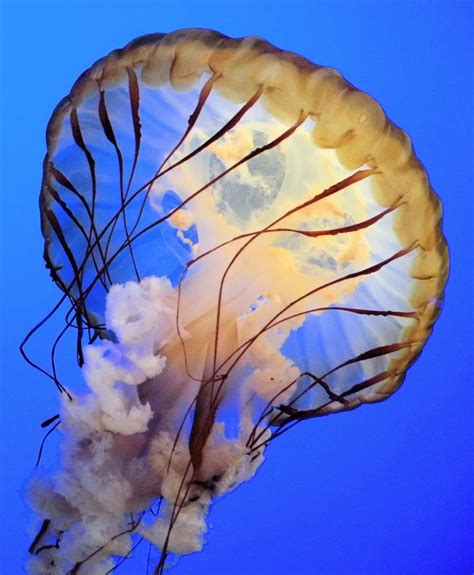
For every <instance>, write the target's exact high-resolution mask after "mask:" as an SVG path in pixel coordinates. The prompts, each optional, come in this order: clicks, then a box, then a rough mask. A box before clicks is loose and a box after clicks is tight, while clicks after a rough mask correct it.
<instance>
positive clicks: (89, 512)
mask: <svg viewBox="0 0 474 575" xmlns="http://www.w3.org/2000/svg"><path fill="white" fill-rule="evenodd" d="M47 144H48V151H47V156H46V159H45V163H44V177H43V185H42V190H41V202H40V205H41V222H42V232H43V236H44V238H45V252H44V253H45V259H46V262H47V266H48V268H49V269H50V272H51V276H52V278H53V279H54V281H55V282H56V283H57V284H58V286H59V287H60V289H61V290H62V292H63V296H62V300H61V301H64V302H69V303H70V304H71V308H70V310H69V314H68V324H67V326H66V328H68V327H71V326H72V324H74V325H75V327H76V330H77V355H78V361H79V364H80V365H81V369H82V374H83V377H84V380H85V383H86V384H87V390H86V391H82V392H77V391H75V392H73V391H71V390H68V391H67V392H66V393H63V394H62V396H61V411H60V420H59V421H58V422H57V423H56V425H57V429H58V431H60V432H61V465H60V468H59V469H58V470H57V472H55V473H54V475H53V476H51V477H46V478H45V476H44V475H40V474H38V475H37V476H35V477H34V478H33V480H32V481H31V485H30V490H29V491H30V500H31V504H32V506H33V508H34V509H35V510H36V511H37V513H38V514H39V516H40V517H42V518H43V523H42V526H41V529H40V530H39V532H38V534H37V535H36V537H35V539H34V541H33V543H32V546H31V549H30V550H31V553H32V555H31V560H30V564H29V569H30V572H31V573H35V574H36V573H58V574H59V573H80V572H84V573H105V572H111V571H112V570H113V569H114V566H116V565H117V564H118V563H117V562H120V561H121V560H122V559H124V558H126V557H128V556H129V555H130V554H131V553H132V552H133V550H134V547H135V545H136V544H137V543H138V542H139V541H141V540H142V539H145V540H148V541H149V542H151V543H152V544H154V545H155V546H156V547H157V548H158V549H159V550H160V551H161V558H160V560H159V562H158V564H157V567H156V570H155V572H156V573H159V572H161V571H162V570H163V569H164V567H165V565H166V557H167V555H168V554H170V553H171V554H175V555H178V556H179V555H182V554H185V553H190V552H193V551H196V550H199V549H201V547H202V545H203V542H204V536H205V533H206V517H207V514H208V510H209V506H210V504H211V502H212V501H213V500H214V499H215V498H216V497H219V496H222V495H223V494H225V493H227V492H228V491H230V490H232V489H233V488H235V487H236V486H237V485H239V484H240V483H242V482H243V481H246V480H248V479H250V478H251V477H252V476H253V475H254V473H255V472H256V470H257V468H258V467H259V465H260V464H261V463H262V461H263V458H264V453H265V449H266V447H267V445H268V444H269V442H270V441H271V440H272V439H273V438H275V437H277V436H278V435H280V434H281V433H283V432H284V431H286V430H287V429H289V428H290V427H291V426H293V425H294V424H296V423H297V422H299V421H301V420H303V419H307V418H311V417H319V416H323V415H327V414H330V413H333V412H338V411H344V410H347V409H353V408H355V407H357V406H359V405H361V404H364V403H371V402H377V401H381V400H383V399H385V398H387V397H388V396H390V395H391V394H392V393H393V392H394V391H395V390H396V389H397V388H398V387H399V385H400V384H401V382H402V380H403V378H404V375H405V372H406V370H407V369H408V367H409V366H410V364H411V363H412V362H413V361H414V360H415V358H416V357H417V356H418V354H419V353H420V351H421V349H422V347H423V345H424V343H425V341H426V339H427V338H428V336H429V334H430V332H431V329H432V325H433V323H434V321H435V320H436V317H437V315H438V313H439V310H440V305H441V300H442V294H443V289H444V284H445V281H446V276H447V268H448V255H447V248H446V243H445V240H444V237H443V235H442V231H441V209H440V203H439V200H438V198H437V196H436V195H435V193H434V192H433V190H432V189H431V187H430V184H429V181H428V177H427V175H426V172H425V171H424V169H423V167H422V165H421V163H420V162H419V160H418V159H417V157H416V156H415V154H414V151H413V148H412V145H411V142H410V139H409V138H408V136H407V135H406V134H405V132H403V131H402V130H401V129H400V128H398V127H397V126H395V125H394V124H393V123H391V122H390V121H389V120H388V119H387V118H386V116H385V114H384V112H383V110H382V108H381V107H380V106H379V105H378V104H377V103H376V102H375V101H374V100H373V99H372V98H371V97H370V96H368V95H367V94H365V93H363V92H361V91H359V90H357V89H356V88H355V87H354V86H352V85H351V84H349V83H348V82H347V81H346V80H345V79H344V78H343V77H342V76H341V75H340V74H339V73H338V72H336V71H335V70H332V69H330V68H325V67H321V66H317V65H314V64H312V63H311V62H309V61H308V60H306V59H304V58H302V57H300V56H297V55H295V54H293V53H291V52H285V51H282V50H279V49H278V48H276V47H274V46H272V45H271V44H269V43H268V42H266V41H264V40H262V39H261V38H243V39H232V38H228V37H226V36H224V35H222V34H219V33H217V32H214V31H210V30H180V31H177V32H174V33H171V34H155V35H150V36H144V37H142V38H138V39H137V40H135V41H133V42H131V43H130V44H128V45H127V46H126V47H125V48H123V49H122V50H116V51H114V52H112V53H111V54H109V55H108V56H107V57H105V58H103V59H101V60H99V61H98V62H97V63H96V64H94V65H93V66H92V67H91V68H90V69H89V70H88V71H86V72H85V73H84V74H83V75H82V76H81V77H80V78H79V79H78V81H77V82H76V84H75V85H74V86H73V88H72V90H71V92H70V94H69V95H68V96H67V97H66V98H65V99H63V100H62V101H61V102H60V104H59V105H58V107H57V108H56V110H55V112H54V113H53V116H52V118H51V120H50V123H49V126H48V132H47ZM63 331H65V330H63ZM97 336H98V337H97ZM55 346H56V344H55ZM55 379H56V378H55ZM56 381H57V379H56ZM63 383H64V384H65V385H64V386H62V387H61V389H62V390H63V391H65V390H66V389H67V382H63ZM121 558H122V559H121Z"/></svg>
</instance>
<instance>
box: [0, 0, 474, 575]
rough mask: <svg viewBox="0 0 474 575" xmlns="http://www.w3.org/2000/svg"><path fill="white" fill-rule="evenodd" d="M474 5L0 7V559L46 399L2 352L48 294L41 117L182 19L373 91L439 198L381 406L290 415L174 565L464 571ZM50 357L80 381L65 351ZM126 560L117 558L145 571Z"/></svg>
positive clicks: (14, 559)
mask: <svg viewBox="0 0 474 575" xmlns="http://www.w3.org/2000/svg"><path fill="white" fill-rule="evenodd" d="M472 6H473V4H472V2H456V1H449V2H428V1H424V2H414V1H413V2H411V1H406V2H388V1H382V2H375V1H374V2H339V1H334V2H317V1H315V0H313V1H311V2H310V1H307V2H302V1H300V2H298V1H292V2H290V1H287V2H278V1H266V0H259V1H257V0H255V1H252V2H250V1H249V2H247V1H240V2H233V1H228V2H225V1H222V2H212V1H206V0H201V1H199V2H197V1H196V2H180V1H176V2H162V1H158V0H157V1H155V2H151V1H150V2H146V3H140V2H116V3H112V2H109V3H106V2H103V3H92V2H91V3H86V2H59V1H58V2H51V3H44V2H32V3H24V2H4V3H2V4H1V12H0V18H1V31H0V35H1V40H0V41H1V50H2V54H1V61H2V85H1V92H0V99H1V107H0V113H1V117H2V121H1V129H0V130H1V132H0V137H1V148H2V156H1V166H0V177H1V190H0V201H1V210H0V225H1V228H0V234H1V248H2V258H1V278H0V279H1V282H0V290H1V297H0V310H1V334H0V338H1V343H0V346H1V358H2V359H1V361H2V363H1V414H0V415H1V418H0V425H1V441H0V481H1V492H2V494H1V513H0V575H18V574H21V573H23V567H22V561H23V559H24V557H25V553H26V548H27V546H28V545H29V543H30V542H31V539H29V538H28V537H27V535H26V534H25V531H26V525H27V522H28V515H27V512H26V510H25V507H24V504H23V502H22V499H21V489H22V485H23V482H24V481H25V478H27V477H28V475H29V473H30V472H31V469H32V467H33V465H34V462H35V459H36V455H37V451H38V446H39V443H40V441H41V438H42V435H43V432H42V430H41V429H40V426H39V424H40V422H41V421H43V420H44V419H46V418H47V417H49V416H50V415H53V414H54V413H56V400H57V393H56V391H55V389H54V386H53V385H52V384H51V383H50V382H49V381H48V380H46V379H45V378H44V377H42V376H41V375H40V374H38V373H36V372H35V371H33V370H31V369H30V368H29V367H28V366H27V365H26V364H25V363H24V362H23V361H22V359H21V358H20V355H19V353H18V351H17V348H18V344H19V342H20V340H21V338H22V336H23V335H24V334H25V332H26V331H27V330H28V329H29V328H30V327H31V326H32V325H33V324H34V323H35V322H37V321H38V320H39V319H41V317H42V316H43V315H44V314H45V313H46V312H47V311H48V310H49V309H50V307H51V306H52V304H53V303H54V302H55V301H56V299H57V297H58V295H59V293H58V290H57V288H56V286H55V285H53V283H52V282H51V281H50V279H49V277H48V273H47V271H46V270H45V269H44V265H43V261H42V239H41V235H40V231H39V217H38V205H37V204H38V193H39V189H40V181H41V174H42V161H43V157H44V154H45V136H44V134H45V128H46V124H47V121H48V119H49V116H50V114H51V112H52V110H53V108H54V106H55V105H56V103H57V102H58V101H59V100H60V98H62V97H63V96H64V95H65V94H66V93H67V92H68V91H69V89H70V87H71V85H72V83H73V82H74V81H75V79H76V78H77V76H78V75H79V74H80V73H81V72H82V71H83V70H85V69H86V68H87V67H88V66H90V65H91V64H92V63H93V62H94V61H95V60H96V59H98V58H99V57H101V56H103V55H105V54H106V53H108V52H109V51H110V50H112V49H114V48H117V47H121V46H122V45H124V44H125V43H127V42H128V41H129V40H131V39H132V38H134V37H136V36H139V35H141V34H145V33H149V32H165V31H172V30H174V29H177V28H184V27H206V28H214V29H217V30H219V31H221V32H224V33H226V34H228V35H231V36H245V35H260V36H263V37H264V38H266V39H267V40H269V41H270V42H272V43H274V44H276V45H277V46H279V47H281V48H286V49H289V50H292V51H295V52H298V53H300V54H302V55H304V56H306V57H307V58H309V59H310V60H313V61H314V62H316V63H319V64H324V65H329V66H332V67H335V68H336V69H338V70H340V71H341V72H342V73H343V74H344V75H345V76H346V77H347V78H348V80H349V81H351V82H352V83H353V84H355V85H356V86H358V87H360V88H361V89H363V90H365V91H367V92H368V93H369V94H371V95H372V96H374V97H375V98H376V99H377V100H378V101H379V102H380V103H381V104H382V105H383V107H384V109H385V110H386V112H387V114H388V116H389V117H390V118H391V119H392V120H393V121H394V122H395V123H397V124H398V125H400V126H401V127H403V128H404V129H405V130H406V131H407V132H408V133H409V134H410V136H411V137H412V139H413V141H414V145H415V149H416V152H417V154H418V155H419V157H420V159H421V160H422V162H423V163H424V165H425V166H426V168H427V170H428V172H429V175H430V179H431V182H432V185H433V187H434V188H435V189H436V190H437V192H438V193H439V195H440V197H441V199H442V201H443V205H444V214H445V216H444V218H445V219H444V230H445V234H446V237H447V239H448V242H449V246H450V251H451V259H452V269H451V275H450V279H449V283H448V287H447V290H446V300H445V305H444V309H443V312H442V315H441V317H440V319H439V321H438V323H437V325H436V327H435V330H434V333H433V335H432V337H431V339H430V341H429V342H428V344H427V346H426V349H425V350H424V351H423V353H422V355H421V357H420V358H419V359H418V361H417V362H416V364H415V365H414V366H413V367H412V368H411V369H410V370H409V373H408V376H407V379H406V382H405V384H404V385H403V387H402V388H401V389H400V390H399V391H398V392H397V393H396V394H395V395H394V396H393V397H392V398H391V399H389V400H388V401H386V402H385V403H382V404H377V405H372V406H366V407H362V408H360V409H357V410H356V411H353V412H350V413H345V414H340V415H334V416H330V417H327V418H322V419H319V420H315V421H308V422H305V423H304V424H302V425H300V426H298V427H296V428H295V429H294V430H293V431H292V432H290V433H289V434H287V435H284V436H283V437H281V438H280V439H279V440H278V441H276V442H275V443H274V444H273V445H272V446H271V448H270V449H269V450H268V460H267V461H266V463H265V464H264V465H263V467H262V468H261V470H260V471H259V472H258V474H257V476H256V477H255V478H254V479H253V480H252V481H251V482H250V483H248V484H245V485H243V486H242V487H240V488H239V489H238V491H237V492H235V493H233V494H231V495H229V496H227V497H226V498H225V499H223V500H222V501H220V502H219V503H218V504H217V505H215V506H214V508H213V510H212V513H211V518H210V522H211V525H212V528H211V529H210V532H209V534H208V541H209V542H208V545H207V546H206V547H205V550H204V551H203V552H202V553H200V554H196V555H193V556H190V557H186V558H184V559H183V560H182V561H181V563H180V565H179V566H178V567H177V569H176V570H175V571H172V573H176V575H180V574H189V573H192V574H193V575H237V574H238V575H270V574H271V575H275V574H288V575H301V574H304V575H313V574H314V575H464V574H466V575H468V574H471V573H473V571H474V546H473V533H474V526H473V520H472V517H473V489H472V487H473V485H474V482H473V474H472V458H473V432H472V423H471V421H472V415H473V391H472V389H473V379H474V378H473V361H472V358H473V311H472V310H473V306H472V300H473V294H474V291H473V282H472V279H473V271H472V270H473V251H474V238H473V220H474V210H473V186H472V173H473V157H474V149H473V115H472V111H473V109H472V108H473V69H474V66H473V43H472V29H473V10H472ZM58 326H59V320H58V321H57V322H56V323H55V324H53V326H52V328H51V331H49V332H48V330H46V333H49V334H51V333H53V331H52V330H53V328H55V329H56V330H57V329H58ZM46 344H47V338H46V337H44V338H42V337H40V338H38V339H37V340H35V343H34V345H33V346H32V348H31V349H32V352H33V355H34V356H35V357H36V358H38V359H43V360H45V359H46V357H47V353H48V347H47V345H46ZM61 363H62V369H63V374H64V373H65V374H66V379H68V378H70V380H71V381H74V380H76V381H77V379H78V375H77V369H76V368H75V366H74V364H73V363H72V362H71V361H70V357H63V361H62V362H61ZM470 420H471V421H470ZM53 456H54V452H53V453H51V452H49V453H48V454H47V457H50V458H51V457H53ZM132 569H133V571H131V570H127V568H126V567H125V568H124V569H122V570H121V571H120V570H119V571H118V572H117V573H119V574H120V573H130V574H131V575H134V574H135V573H136V574H137V575H141V574H142V573H145V570H144V567H143V566H139V565H138V564H135V566H134V567H133V568H132Z"/></svg>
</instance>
